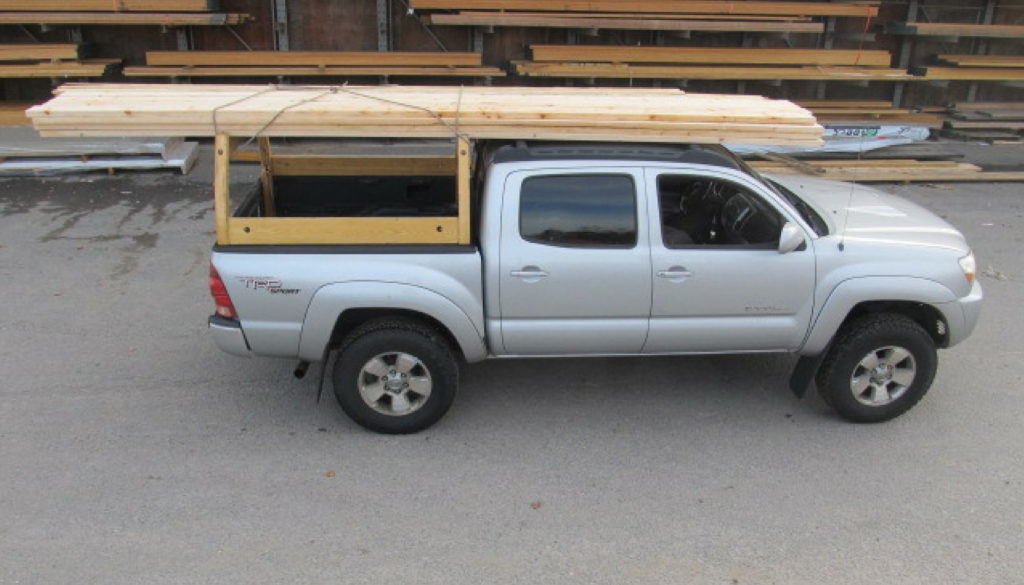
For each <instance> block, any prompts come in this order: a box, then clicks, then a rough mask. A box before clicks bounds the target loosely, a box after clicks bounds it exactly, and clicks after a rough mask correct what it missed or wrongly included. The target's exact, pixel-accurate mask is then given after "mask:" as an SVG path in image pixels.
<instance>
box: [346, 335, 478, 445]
mask: <svg viewBox="0 0 1024 585" xmlns="http://www.w3.org/2000/svg"><path fill="white" fill-rule="evenodd" d="M458 383H459V375H458V366H457V364H456V362H455V358H454V356H453V355H452V351H451V348H450V347H449V345H448V343H447V342H446V341H445V340H444V338H442V337H441V336H439V335H438V334H437V332H435V331H434V330H432V329H430V328H429V327H426V326H423V325H421V324H419V323H417V322H415V321H411V320H407V319H384V320H379V321H373V322H370V323H367V324H366V325H363V326H362V327H360V328H359V329H358V330H356V331H355V332H353V333H352V334H351V335H350V336H349V337H348V338H346V341H345V343H343V345H342V349H341V354H340V356H339V357H338V360H337V361H336V362H335V364H334V394H335V396H336V397H337V399H338V404H340V405H341V408H342V410H344V411H345V414H347V415H348V416H349V417H350V418H352V420H354V421H355V422H357V423H359V424H360V425H362V426H364V427H366V428H367V429H370V430H373V431H377V432H379V433H389V434H405V433H415V432H417V431H421V430H423V429H425V428H427V427H429V426H430V425H432V424H434V423H435V422H437V421H438V420H440V418H441V417H442V416H444V414H445V413H446V412H447V411H448V409H449V408H450V407H451V405H452V402H453V401H454V399H455V392H456V389H457V388H458Z"/></svg>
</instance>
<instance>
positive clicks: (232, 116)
mask: <svg viewBox="0 0 1024 585" xmlns="http://www.w3.org/2000/svg"><path fill="white" fill-rule="evenodd" d="M28 115H29V117H30V118H32V122H33V124H34V125H35V127H36V129H38V130H39V131H40V133H41V134H43V135H44V136H139V135H169V136H214V135H218V134H226V135H230V136H238V137H250V136H257V135H259V136H307V137H367V138H381V137H396V138H452V137H454V136H459V137H461V138H467V139H474V138H493V139H542V140H611V141H626V142H695V143H721V142H733V143H742V144H789V145H806V146H814V145H818V144H821V133H822V128H821V126H818V124H817V123H816V122H815V120H814V117H813V116H812V115H811V114H810V113H809V112H808V111H807V110H804V109H803V108H800V107H798V106H796V105H794V104H792V103H790V102H787V101H781V100H769V99H767V98H763V97H760V96H742V95H707V94H705V95H701V94H686V93H683V92H681V91H679V90H674V89H632V88H619V89H615V88H608V89H596V88H532V87H461V88H460V87H426V86H369V87H359V86H333V87H313V88H310V87H303V88H289V87H287V86H283V87H275V86H266V87H261V86H229V85H209V86H193V85H184V86H182V85H89V84H70V85H67V86H64V87H62V88H60V89H58V91H57V96H56V97H55V98H53V99H52V100H50V101H49V102H47V103H45V104H43V105H40V106H36V107H34V108H31V109H30V110H29V111H28Z"/></svg>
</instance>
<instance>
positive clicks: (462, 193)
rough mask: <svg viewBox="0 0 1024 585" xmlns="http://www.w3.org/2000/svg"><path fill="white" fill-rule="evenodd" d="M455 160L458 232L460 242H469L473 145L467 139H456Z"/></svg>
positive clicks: (470, 233)
mask: <svg viewBox="0 0 1024 585" xmlns="http://www.w3.org/2000/svg"><path fill="white" fill-rule="evenodd" d="M455 146H456V153H455V160H456V164H457V166H458V172H457V173H456V175H455V181H456V194H457V196H458V200H459V234H458V242H459V243H460V244H469V243H470V241H471V240H470V238H471V236H472V229H473V228H472V221H471V218H472V214H471V213H470V177H471V176H472V170H471V162H472V154H473V146H472V145H471V144H470V143H469V140H466V139H465V138H459V139H458V140H457V141H456V144H455Z"/></svg>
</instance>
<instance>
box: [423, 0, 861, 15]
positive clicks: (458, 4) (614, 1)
mask: <svg viewBox="0 0 1024 585" xmlns="http://www.w3.org/2000/svg"><path fill="white" fill-rule="evenodd" d="M410 4H411V6H412V8H413V10H504V11H514V10H537V11H550V10H561V11H565V12H661V13H677V14H678V13H683V14H685V13H690V14H699V13H710V14H769V15H791V16H861V17H872V18H873V17H875V16H878V2H765V1H760V0H746V1H741V2H736V1H731V0H722V1H714V0H693V1H687V2H679V1H678V0H635V1H633V2H622V1H621V0H561V1H559V2H556V3H552V2H551V1H550V0H411V2H410Z"/></svg>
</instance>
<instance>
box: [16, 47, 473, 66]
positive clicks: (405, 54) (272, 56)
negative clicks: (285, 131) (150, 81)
mask: <svg viewBox="0 0 1024 585" xmlns="http://www.w3.org/2000/svg"><path fill="white" fill-rule="evenodd" d="M0 54H2V53H0ZM481 63H482V62H481V56H480V53H458V52H451V53H446V52H427V51H419V52H412V51H394V52H378V51H148V52H147V53H146V64H147V65H171V66H192V67H196V66H209V65H213V66H231V65H236V66H264V67H269V66H302V65H305V66H312V67H327V66H332V65H335V66H342V65H343V66H362V67H385V66H406V67H423V66H428V67H431V66H432V67H448V66H451V67H480V66H481Z"/></svg>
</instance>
